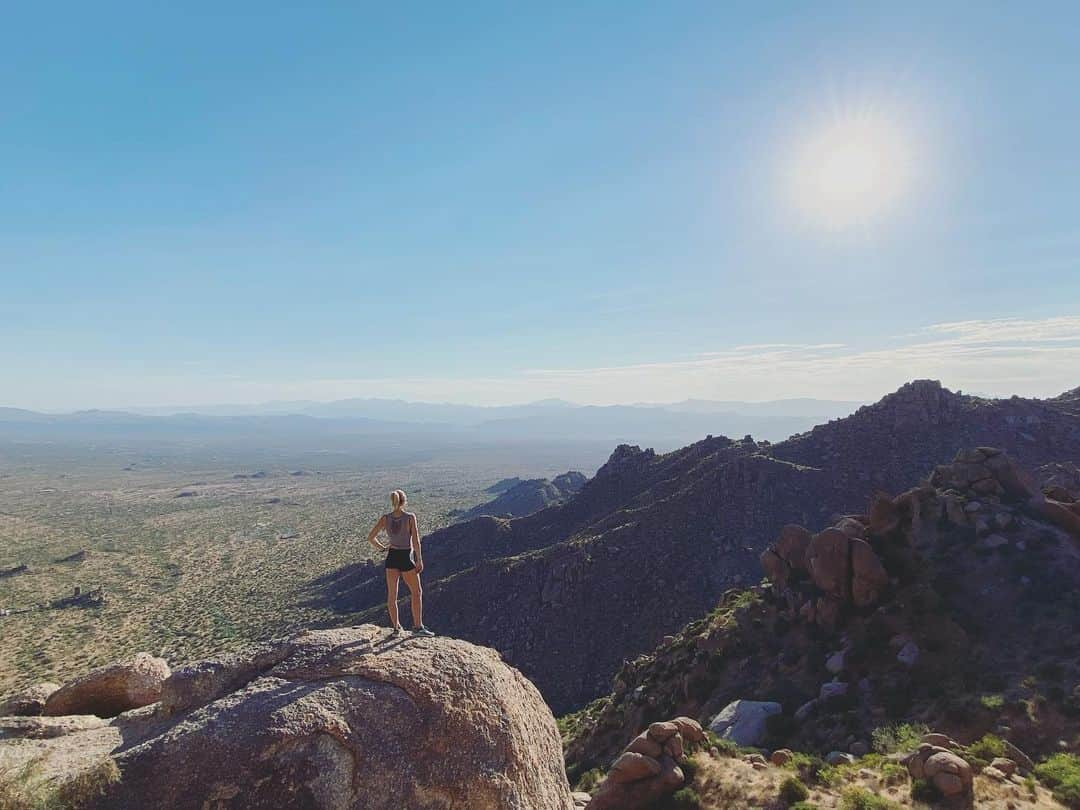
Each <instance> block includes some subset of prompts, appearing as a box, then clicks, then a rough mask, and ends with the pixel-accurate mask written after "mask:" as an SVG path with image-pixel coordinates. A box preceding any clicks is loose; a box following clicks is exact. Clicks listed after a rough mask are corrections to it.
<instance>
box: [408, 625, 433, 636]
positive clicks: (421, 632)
mask: <svg viewBox="0 0 1080 810" xmlns="http://www.w3.org/2000/svg"><path fill="white" fill-rule="evenodd" d="M412 632H413V635H414V636H424V637H425V638H430V637H431V636H433V635H435V634H434V633H432V632H431V631H430V630H428V629H427V628H426V627H424V625H420V626H419V627H416V628H414V629H413V631H412Z"/></svg>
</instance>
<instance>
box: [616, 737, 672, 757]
mask: <svg viewBox="0 0 1080 810" xmlns="http://www.w3.org/2000/svg"><path fill="white" fill-rule="evenodd" d="M672 739H674V738H672ZM626 750H627V751H630V752H633V753H635V754H643V755H644V756H647V757H652V758H653V759H659V758H660V757H661V756H662V755H663V753H664V745H663V743H658V742H657V741H656V740H654V739H652V738H650V737H649V734H648V732H647V731H643V732H641V733H640V734H638V735H637V736H636V737H634V739H633V740H631V741H630V744H629V745H628V746H626Z"/></svg>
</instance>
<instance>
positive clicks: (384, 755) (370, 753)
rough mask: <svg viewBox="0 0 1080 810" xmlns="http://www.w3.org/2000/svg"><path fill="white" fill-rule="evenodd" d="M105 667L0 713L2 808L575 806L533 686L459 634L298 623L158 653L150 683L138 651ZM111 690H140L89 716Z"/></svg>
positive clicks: (498, 809)
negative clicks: (42, 704) (250, 640)
mask: <svg viewBox="0 0 1080 810" xmlns="http://www.w3.org/2000/svg"><path fill="white" fill-rule="evenodd" d="M162 665H163V664H162ZM108 670H109V671H108V672H104V671H101V672H97V673H91V674H90V675H88V676H85V677H84V678H82V679H80V686H79V690H78V695H75V694H73V693H72V692H70V691H69V693H68V696H67V698H66V699H65V703H64V711H65V712H66V714H65V715H64V716H60V717H8V718H0V776H2V777H3V778H2V779H0V805H2V806H4V807H22V806H26V807H36V806H39V805H40V806H50V807H52V806H64V807H67V806H79V807H85V808H132V810H135V808H139V809H140V810H141V808H170V810H184V808H209V807H213V808H342V810H344V809H345V808H350V809H351V808H365V810H367V808H395V809H396V808H401V807H408V808H417V809H418V810H420V809H422V808H430V809H431V810H436V808H437V809H438V810H452V809H454V808H459V809H460V810H466V809H468V810H504V809H505V808H518V810H560V809H564V810H571V808H572V807H573V806H574V805H573V800H572V798H571V795H570V791H569V788H568V786H567V782H566V776H565V773H564V771H563V763H562V751H561V747H560V741H559V734H558V731H557V729H556V727H555V721H554V718H553V717H552V715H551V712H550V710H549V709H548V708H547V706H546V705H545V704H544V701H543V699H542V698H541V697H540V694H539V692H537V690H536V689H535V688H534V687H533V685H532V684H531V683H529V681H528V680H526V679H525V678H524V677H523V676H522V675H521V673H519V672H518V671H516V670H514V669H512V668H510V667H508V666H506V665H505V664H504V663H502V661H501V660H500V658H499V656H498V654H497V653H495V652H494V651H492V650H488V649H483V648H480V647H475V646H473V645H472V644H468V643H466V642H464V641H455V640H451V639H418V638H411V637H405V638H397V637H392V636H391V635H390V634H389V632H388V631H386V630H383V629H381V628H377V627H373V626H370V625H367V626H360V627H353V628H343V629H338V630H322V631H312V632H306V633H301V634H299V635H296V636H293V637H291V638H288V639H283V640H280V641H276V642H271V643H268V644H264V645H261V646H259V647H255V648H252V649H250V650H249V651H247V652H246V653H243V654H238V655H234V656H230V657H228V658H224V659H219V660H213V661H202V662H198V663H195V664H191V665H188V666H184V667H181V668H179V669H176V670H175V671H172V672H171V673H170V672H169V670H168V668H167V667H165V668H164V669H160V668H159V669H158V673H159V678H158V679H157V681H156V683H155V684H153V687H154V688H151V690H150V691H149V692H147V686H148V685H149V681H148V678H149V677H150V675H149V673H151V671H152V670H151V668H150V667H149V666H148V664H147V662H142V663H141V664H140V665H139V666H138V667H136V666H134V665H132V666H125V665H118V666H115V667H112V668H108ZM125 679H128V680H131V681H132V682H133V683H134V682H137V687H138V688H137V689H128V688H127V686H128V685H129V684H128V683H127V681H126V680H125ZM118 695H124V696H126V698H125V699H126V700H127V701H128V703H127V705H130V701H131V700H133V699H134V700H135V702H136V703H137V704H142V703H144V702H146V701H149V700H150V699H153V700H154V702H152V703H149V705H147V706H146V707H145V708H136V709H133V710H128V711H125V712H123V713H121V714H119V716H116V717H114V718H112V719H103V718H100V717H97V716H95V715H93V714H90V712H93V711H95V710H96V711H102V713H104V714H111V713H112V711H113V710H114V709H116V708H119V707H120V704H118V703H117V702H116V700H115V698H116V697H117V696H118ZM103 696H109V699H108V700H103V699H102V697H103ZM46 705H47V704H46ZM74 712H80V714H70V713H74ZM20 802H22V804H20ZM49 802H52V803H49Z"/></svg>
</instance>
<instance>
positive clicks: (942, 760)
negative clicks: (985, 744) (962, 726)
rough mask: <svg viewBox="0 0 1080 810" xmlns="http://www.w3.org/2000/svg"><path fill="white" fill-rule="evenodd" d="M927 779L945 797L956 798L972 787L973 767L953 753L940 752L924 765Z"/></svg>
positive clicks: (934, 754)
mask: <svg viewBox="0 0 1080 810" xmlns="http://www.w3.org/2000/svg"><path fill="white" fill-rule="evenodd" d="M923 773H924V774H925V778H926V779H929V780H930V781H931V782H933V784H934V786H935V787H936V788H937V789H938V790H940V791H941V792H942V794H943V795H945V796H955V795H956V794H958V793H963V792H965V791H966V790H968V789H969V788H970V787H971V783H972V774H971V766H970V765H968V764H967V762H966V761H964V760H963V759H962V758H960V757H959V756H957V755H956V754H954V753H952V752H951V751H938V752H936V753H933V754H931V755H930V756H929V757H927V758H926V761H925V762H924V763H923Z"/></svg>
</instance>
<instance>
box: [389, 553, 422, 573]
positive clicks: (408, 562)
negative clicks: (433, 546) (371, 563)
mask: <svg viewBox="0 0 1080 810" xmlns="http://www.w3.org/2000/svg"><path fill="white" fill-rule="evenodd" d="M386 567H387V568H396V569H397V570H398V571H412V570H413V569H414V568H416V565H415V564H414V563H413V559H412V549H409V548H392V549H390V551H389V552H387V555H386Z"/></svg>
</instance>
